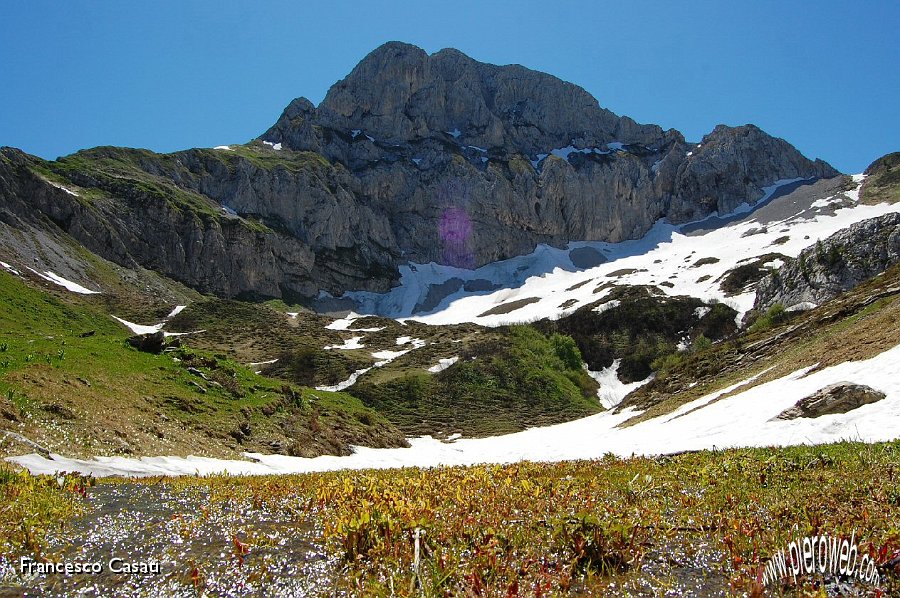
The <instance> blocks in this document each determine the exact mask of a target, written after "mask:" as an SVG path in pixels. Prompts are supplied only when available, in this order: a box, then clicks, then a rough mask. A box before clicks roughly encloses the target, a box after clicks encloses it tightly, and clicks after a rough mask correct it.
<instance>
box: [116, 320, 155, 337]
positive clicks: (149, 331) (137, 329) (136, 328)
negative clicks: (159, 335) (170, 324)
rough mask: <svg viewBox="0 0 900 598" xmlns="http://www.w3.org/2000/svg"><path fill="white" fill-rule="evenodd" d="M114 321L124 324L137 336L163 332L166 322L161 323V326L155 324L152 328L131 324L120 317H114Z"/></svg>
mask: <svg viewBox="0 0 900 598" xmlns="http://www.w3.org/2000/svg"><path fill="white" fill-rule="evenodd" d="M112 318H113V320H118V321H119V322H120V323H122V324H124V325H125V327H126V328H128V329H129V330H131V331H132V332H133V333H135V334H154V333H156V332H159V331H160V330H162V327H163V325H164V324H165V322H160V323H159V324H153V325H152V326H146V325H144V324H135V323H134V322H129V321H128V320H123V319H122V318H120V317H119V316H113V317H112Z"/></svg>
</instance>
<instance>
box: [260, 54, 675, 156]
mask: <svg viewBox="0 0 900 598" xmlns="http://www.w3.org/2000/svg"><path fill="white" fill-rule="evenodd" d="M293 104H294V103H293V102H292V106H293ZM286 112H287V111H286ZM317 118H318V124H320V125H322V126H325V127H327V128H330V129H335V130H340V131H352V130H359V131H364V132H365V133H366V134H367V135H369V136H371V137H373V138H375V139H378V140H381V141H384V142H388V143H394V144H406V143H410V142H415V141H418V140H422V139H427V138H430V137H435V136H437V137H443V136H445V135H451V136H452V137H453V138H454V139H459V140H463V141H465V142H466V143H468V144H471V145H474V146H478V147H484V148H492V147H503V148H505V149H507V150H514V151H517V152H520V153H522V154H525V155H534V154H537V153H541V152H546V151H548V150H550V149H552V148H555V147H565V146H567V145H569V144H570V143H572V142H573V141H576V140H577V141H578V142H579V143H582V144H585V145H587V146H595V145H596V146H599V145H602V144H605V143H608V142H616V141H617V142H622V143H626V144H629V143H643V144H649V143H653V142H654V141H655V140H658V139H659V138H661V137H662V136H663V133H662V130H661V129H660V128H659V127H657V126H655V125H638V124H637V123H635V122H634V121H632V120H631V119H629V118H627V117H626V118H620V117H618V116H616V115H615V114H613V113H612V112H610V111H609V110H605V109H603V108H601V107H600V105H599V104H598V102H597V100H596V99H595V98H594V97H593V96H591V95H590V94H589V93H588V92H587V91H585V90H584V89H582V88H581V87H578V86H577V85H574V84H572V83H567V82H565V81H562V80H560V79H558V78H556V77H554V76H552V75H548V74H546V73H541V72H537V71H533V70H531V69H528V68H525V67H523V66H519V65H508V66H495V65H491V64H486V63H482V62H478V61H476V60H474V59H472V58H470V57H468V56H466V55H465V54H463V53H462V52H460V51H459V50H455V49H452V48H447V49H444V50H441V51H439V52H436V53H434V54H431V55H429V54H427V53H426V52H425V51H424V50H422V49H420V48H418V47H416V46H412V45H410V44H405V43H401V42H389V43H387V44H384V45H382V46H380V47H379V48H377V49H375V50H374V51H372V52H371V53H370V54H369V55H368V56H366V57H365V58H364V59H363V60H362V61H361V62H360V63H359V64H358V65H357V66H356V67H355V68H354V69H353V71H352V72H351V73H350V74H349V75H348V76H347V77H346V78H344V79H342V80H341V81H339V82H338V83H336V84H335V85H334V86H332V88H331V89H330V90H329V91H328V94H327V95H326V97H325V99H324V101H323V102H322V104H321V105H320V106H319V107H318V113H317ZM280 124H281V125H282V126H277V125H276V127H274V128H273V129H274V130H270V131H269V132H267V134H266V135H264V136H263V138H264V139H266V140H271V139H270V138H271V137H273V136H279V137H280V138H281V139H286V140H287V143H288V145H289V146H291V147H293V148H294V149H309V148H310V147H312V146H311V144H310V142H309V140H306V142H303V141H300V143H299V144H297V143H294V141H295V139H294V138H295V137H296V136H295V135H292V134H291V130H290V128H289V127H287V128H286V127H285V126H283V125H285V124H287V123H284V122H281V121H280Z"/></svg>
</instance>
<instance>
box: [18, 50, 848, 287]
mask: <svg viewBox="0 0 900 598" xmlns="http://www.w3.org/2000/svg"><path fill="white" fill-rule="evenodd" d="M263 142H265V143H268V144H269V145H266V144H265V143H263ZM276 144H281V145H280V146H277V145H276ZM274 147H281V148H282V149H280V150H276V149H274ZM554 150H556V151H555V152H554ZM98 151H99V150H91V152H90V153H91V156H90V157H91V160H92V162H91V163H90V164H89V165H88V166H86V167H84V168H80V169H73V168H71V164H69V165H65V168H57V169H55V172H57V174H60V175H62V176H64V177H66V178H67V179H68V180H70V181H72V182H73V183H74V184H76V185H80V186H82V187H87V188H95V187H98V186H99V187H102V190H103V195H104V196H106V197H108V198H109V199H104V200H101V201H99V202H97V203H96V204H95V205H93V207H91V208H88V207H87V206H86V205H85V204H84V203H82V202H79V201H77V200H75V199H73V198H72V197H70V196H67V195H66V194H65V193H64V192H62V191H59V190H53V188H52V187H51V186H49V185H47V184H46V182H44V184H43V187H41V186H40V185H37V184H36V182H35V180H36V179H34V180H24V181H19V182H9V184H8V185H7V187H6V188H7V191H6V193H7V195H6V196H5V197H4V198H3V199H4V201H5V202H7V203H9V204H10V205H13V204H16V205H17V206H18V208H17V210H16V213H18V214H20V215H22V214H27V213H28V212H29V210H35V209H36V210H38V211H39V212H41V213H43V214H45V215H46V216H47V217H48V218H49V219H50V220H51V221H53V222H54V223H56V224H57V225H58V226H60V227H61V228H63V229H64V230H65V231H66V232H68V233H69V234H71V235H73V236H74V237H76V238H77V239H78V240H79V241H81V242H82V243H84V244H85V245H87V246H88V247H89V248H90V249H92V250H93V251H96V252H98V253H100V254H101V255H103V256H104V257H106V258H107V259H110V260H112V261H115V262H117V263H121V264H123V265H130V264H134V263H136V264H139V265H141V266H144V267H147V268H151V269H155V270H158V271H160V272H162V273H164V274H167V275H170V276H172V277H173V278H176V279H177V280H180V281H182V282H185V283H187V284H189V285H191V286H193V287H195V288H198V289H200V290H203V291H205V292H212V293H216V294H219V295H224V296H236V295H241V294H251V293H252V294H257V295H267V296H276V297H277V296H294V297H297V296H304V297H311V296H314V295H315V294H316V293H318V291H319V290H320V289H324V290H327V291H329V292H331V293H332V294H335V295H338V294H340V293H342V292H343V291H346V290H351V289H366V290H376V291H377V290H386V289H387V288H389V287H390V286H391V285H392V284H395V283H396V280H397V277H398V271H397V266H398V265H399V264H401V263H405V262H410V261H412V262H425V263H427V262H431V261H435V262H439V263H443V264H449V265H454V266H459V267H464V268H475V267H478V266H480V265H483V264H485V263H489V262H492V261H496V260H499V259H504V258H508V257H512V256H514V255H520V254H523V253H527V252H530V251H532V250H533V249H534V247H535V245H536V244H538V243H547V244H551V245H554V246H561V245H564V244H565V243H567V242H568V241H571V240H591V241H596V240H604V241H612V242H619V241H623V240H627V239H634V238H638V237H640V236H642V235H643V234H644V233H646V232H647V231H648V230H649V229H650V227H651V226H652V225H653V223H654V222H656V221H657V220H658V219H660V218H668V219H669V220H670V221H673V222H684V221H689V220H692V219H696V218H701V217H704V216H706V215H708V214H710V213H711V212H713V211H719V212H729V211H732V210H733V209H734V208H735V207H736V206H738V205H739V204H741V203H742V202H748V203H754V202H756V201H757V200H758V199H760V198H761V197H762V195H763V190H762V188H763V187H765V186H767V185H770V184H772V183H774V182H775V181H778V180H782V179H792V178H798V177H803V178H811V177H830V176H834V175H835V174H836V172H835V170H834V169H833V168H831V167H830V166H829V165H827V164H825V163H824V162H821V161H815V162H813V161H810V160H808V159H806V158H804V157H803V156H802V155H801V154H800V153H799V152H798V151H797V150H796V149H794V148H793V147H791V146H790V145H789V144H788V143H786V142H785V141H783V140H780V139H776V138H773V137H770V136H768V135H766V134H765V133H764V132H762V131H761V130H759V129H758V128H756V127H754V126H752V125H746V126H742V127H736V128H731V127H725V126H719V127H717V128H716V129H715V130H714V131H713V132H712V133H710V134H709V135H707V136H706V137H705V138H704V139H703V140H702V142H701V143H700V144H699V145H698V144H691V143H687V142H685V140H684V137H683V136H682V135H681V134H680V133H679V132H678V131H675V130H674V129H673V130H669V131H663V130H662V129H661V128H660V127H658V126H656V125H641V124H638V123H635V122H634V121H633V120H631V119H629V118H627V117H619V116H617V115H615V114H613V113H612V112H610V111H608V110H605V109H603V108H601V107H600V106H599V104H598V103H597V100H595V99H594V98H593V97H592V96H591V95H590V94H588V93H587V92H586V91H585V90H583V89H581V88H580V87H578V86H576V85H572V84H570V83H566V82H563V81H561V80H559V79H557V78H555V77H552V76H550V75H546V74H543V73H538V72H535V71H531V70H529V69H526V68H524V67H521V66H515V65H514V66H494V65H489V64H484V63H480V62H477V61H475V60H473V59H471V58H469V57H467V56H465V55H464V54H462V53H460V52H458V51H456V50H442V51H440V52H437V53H435V54H432V55H428V54H427V53H425V52H424V51H423V50H421V49H419V48H416V47H414V46H410V45H408V44H401V43H396V42H393V43H389V44H385V45H384V46H382V47H380V48H378V49H376V50H375V51H373V52H372V53H371V54H369V55H368V56H367V57H366V58H365V59H364V60H363V61H362V62H360V64H359V65H358V66H357V67H356V68H355V69H354V70H353V71H352V72H351V73H350V74H349V75H348V76H347V77H346V78H345V79H343V80H342V81H340V82H338V83H337V84H335V85H334V86H333V87H332V89H331V90H330V91H329V92H328V94H327V96H326V98H325V100H324V101H323V102H322V103H321V105H320V106H318V107H316V106H314V105H313V104H312V103H311V102H309V101H308V100H306V99H304V98H298V99H296V100H294V101H292V102H291V103H290V104H289V105H288V107H287V108H286V109H285V111H284V113H283V114H282V115H281V117H280V118H279V119H278V121H277V122H276V124H275V125H274V126H273V127H272V128H270V129H269V130H268V131H266V133H264V134H263V135H262V136H261V137H260V140H258V141H256V142H253V143H251V144H249V145H247V146H242V147H241V148H240V151H236V152H228V151H215V150H189V151H185V152H178V153H175V154H169V155H155V154H151V153H149V152H141V153H140V155H138V156H127V160H128V161H129V165H130V166H133V167H134V168H135V169H138V170H132V171H128V172H126V173H124V174H123V173H121V172H117V173H116V174H115V176H116V177H123V176H124V177H134V178H135V179H136V181H137V184H135V185H132V186H130V187H129V186H127V185H126V186H124V187H123V186H122V185H120V184H119V183H118V182H117V181H118V180H121V178H120V179H115V178H112V179H111V178H110V177H109V176H106V177H105V178H104V177H97V176H94V175H93V174H92V173H91V171H90V169H91V168H98V169H105V168H106V167H107V166H106V165H107V163H108V161H107V160H106V158H105V157H104V156H102V155H100V156H98V155H97V154H98ZM110 151H113V150H110ZM115 151H119V152H122V151H124V150H115ZM100 153H102V151H101V152H100ZM79 156H80V154H77V155H76V156H75V157H79ZM117 159H118V158H117ZM62 162H65V160H63V161H62ZM76 162H77V161H76ZM8 163H9V162H8V161H7V164H8ZM53 164H54V163H51V164H50V168H51V169H54V166H53ZM145 175H147V176H149V177H152V179H151V180H150V182H151V183H153V184H155V185H157V186H159V185H162V186H163V187H165V188H166V189H168V188H169V187H170V186H174V187H175V191H176V193H175V195H176V196H177V195H179V194H180V191H181V190H185V191H188V192H190V193H191V194H193V195H192V196H191V200H190V201H191V202H193V203H194V204H203V206H205V207H203V208H202V209H201V210H199V212H198V211H197V210H196V209H194V208H191V209H190V210H184V209H179V208H178V207H177V205H176V204H173V202H172V201H168V200H166V199H165V198H162V199H161V198H160V197H146V196H145V194H143V193H142V192H141V191H140V189H141V188H142V185H145V184H146V183H147V182H148V181H147V180H145ZM10 176H12V177H13V178H15V177H16V176H19V174H10ZM26 178H27V177H26ZM99 179H102V180H99ZM135 188H137V189H138V191H135ZM9 194H12V195H14V196H15V199H8V197H9ZM170 195H171V193H170ZM220 205H221V206H227V207H228V209H229V210H233V212H235V213H236V214H237V216H234V217H227V218H226V217H222V215H221V213H219V214H218V215H216V216H215V217H211V216H210V215H209V213H208V211H209V210H208V209H210V210H213V211H215V210H220ZM195 207H196V206H195ZM207 208H208V209H207ZM245 219H249V220H245ZM249 221H253V222H259V223H261V224H262V225H264V226H263V227H256V228H254V227H253V226H248V222H249Z"/></svg>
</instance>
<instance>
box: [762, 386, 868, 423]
mask: <svg viewBox="0 0 900 598" xmlns="http://www.w3.org/2000/svg"><path fill="white" fill-rule="evenodd" d="M884 396H885V395H884V393H883V392H881V391H878V390H875V389H874V388H872V387H870V386H865V385H864V384H854V383H852V382H838V383H836V384H831V385H829V386H826V387H825V388H822V389H820V390H818V391H816V392H814V393H813V394H811V395H809V396H808V397H805V398H802V399H800V400H799V401H797V403H796V404H795V405H794V406H793V407H790V408H788V409H785V410H784V411H782V412H781V413H779V414H778V415H777V416H775V417H774V418H773V419H782V420H789V419H797V418H798V417H809V418H812V417H819V416H822V415H829V414H832V413H847V412H848V411H852V410H854V409H857V408H859V407H862V406H863V405H868V404H869V403H876V402H878V401H880V400H881V399H883V398H884Z"/></svg>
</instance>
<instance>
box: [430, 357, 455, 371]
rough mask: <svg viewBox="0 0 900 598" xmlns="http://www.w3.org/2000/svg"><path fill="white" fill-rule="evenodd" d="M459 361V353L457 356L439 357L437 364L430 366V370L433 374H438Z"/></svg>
mask: <svg viewBox="0 0 900 598" xmlns="http://www.w3.org/2000/svg"><path fill="white" fill-rule="evenodd" d="M457 361H459V356H458V355H457V356H455V357H448V358H447V359H438V362H437V365H433V366H431V367H430V368H428V371H429V372H431V373H432V374H437V373H438V372H443V371H444V370H446V369H447V368H448V367H450V366H451V365H453V364H454V363H456V362H457Z"/></svg>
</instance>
